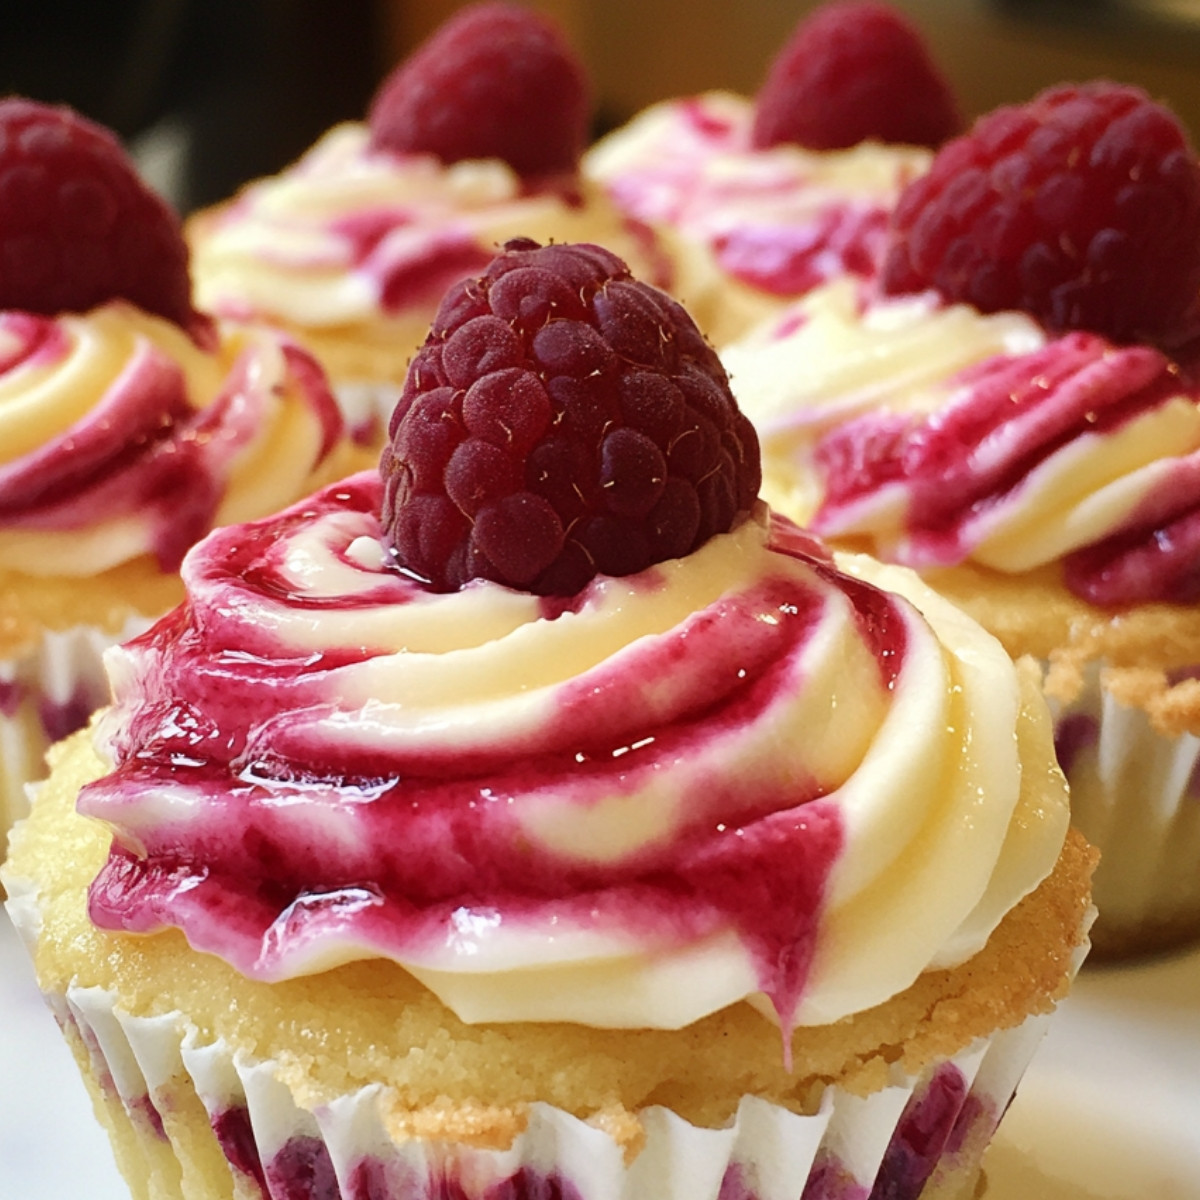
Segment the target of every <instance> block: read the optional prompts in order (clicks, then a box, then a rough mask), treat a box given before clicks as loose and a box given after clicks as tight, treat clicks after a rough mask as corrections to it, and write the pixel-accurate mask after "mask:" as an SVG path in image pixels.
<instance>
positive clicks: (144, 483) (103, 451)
mask: <svg viewBox="0 0 1200 1200" xmlns="http://www.w3.org/2000/svg"><path fill="white" fill-rule="evenodd" d="M198 336H199V338H200V340H199V341H195V340H193V338H192V337H190V336H189V335H187V334H185V333H184V332H183V331H181V330H179V329H177V328H176V327H175V326H172V325H169V324H168V323H166V322H163V321H160V320H159V319H158V318H154V317H149V316H147V315H145V314H142V313H139V312H138V311H137V310H135V309H133V308H131V307H130V306H128V305H125V304H124V303H122V302H114V303H113V304H110V305H105V306H103V307H101V308H99V309H97V310H95V311H94V312H93V313H90V314H84V315H71V314H67V315H64V316H62V317H57V318H50V317H38V316H34V315H31V314H27V313H20V312H6V313H2V314H0V432H2V433H3V435H4V436H3V441H4V445H3V449H2V450H0V565H2V566H5V567H9V568H10V569H16V570H22V571H32V572H33V573H51V574H52V573H55V572H56V571H57V572H58V573H61V574H67V575H70V574H77V573H83V574H86V573H89V572H90V571H92V570H103V569H105V568H106V567H108V566H112V565H114V564H115V563H116V562H120V561H124V560H125V559H128V558H132V557H135V556H136V555H138V554H152V555H153V556H154V557H155V558H156V559H157V562H158V565H159V567H160V568H161V569H162V570H164V571H174V570H176V569H177V568H178V566H179V563H180V562H181V561H182V559H183V555H184V553H185V551H186V550H187V549H188V547H189V546H191V545H192V544H193V543H194V542H196V541H198V540H199V539H200V538H201V537H202V536H203V535H204V534H205V533H207V532H208V530H209V529H211V528H212V526H213V525H214V524H215V522H216V519H217V515H218V513H219V512H221V511H222V506H223V505H225V504H226V503H227V502H228V501H229V499H230V496H231V493H232V494H234V495H239V494H243V493H244V492H245V490H246V489H247V488H249V490H250V491H251V492H252V491H253V489H254V488H256V487H258V486H261V484H262V481H263V476H264V475H266V476H268V477H269V476H270V475H271V473H272V472H274V473H276V474H279V473H280V472H282V474H283V476H284V477H289V476H293V475H296V473H297V472H299V473H300V475H299V476H297V478H296V482H295V485H294V486H293V490H292V492H291V495H295V494H296V492H298V491H299V490H301V485H302V481H303V475H304V474H306V473H307V472H308V471H311V469H312V467H313V466H314V465H315V463H316V462H317V461H319V460H320V459H321V458H322V457H324V456H325V455H326V454H327V453H328V452H329V450H330V449H331V448H332V446H333V444H334V442H335V441H336V439H337V437H338V436H339V434H340V431H341V425H340V420H339V418H338V416H337V412H336V409H335V408H334V405H333V401H332V397H331V396H330V394H329V390H328V387H327V385H326V384H325V381H324V378H323V377H322V375H321V373H320V370H319V368H317V366H316V364H315V363H313V362H312V360H311V359H310V358H309V356H308V355H306V354H305V353H304V352H303V351H301V350H299V349H298V348H297V347H295V346H293V345H291V344H290V343H286V342H282V341H279V342H272V341H270V340H269V339H267V340H264V341H263V342H262V343H261V344H257V345H256V344H254V343H253V342H250V341H247V342H244V343H242V345H243V347H244V352H239V350H238V349H237V348H236V344H235V343H228V344H226V343H224V342H222V341H221V339H220V336H219V335H218V334H217V333H216V331H215V330H213V329H202V330H199V331H198ZM293 407H294V410H295V414H294V415H292V416H291V417H290V419H291V420H292V421H296V420H299V421H302V422H308V423H310V425H311V429H312V436H311V439H310V440H311V446H310V449H309V457H308V459H307V461H305V462H298V463H286V464H280V463H276V464H270V463H269V462H264V461H263V460H262V459H261V458H258V459H255V461H256V469H255V475H256V478H255V479H254V480H253V481H246V480H245V479H243V478H242V477H241V476H240V475H239V468H240V466H244V465H245V460H246V456H247V455H248V457H249V458H251V459H254V458H255V454H256V450H255V446H256V443H258V442H259V440H260V439H261V438H263V437H264V436H268V437H269V436H271V430H273V429H274V428H275V427H276V424H277V423H278V422H279V420H280V415H281V413H285V412H288V411H289V410H291V409H293ZM240 458H241V459H242V462H241V463H239V459H240ZM226 511H228V510H226ZM235 511H236V509H235ZM241 511H243V512H244V511H245V508H241ZM259 511H262V509H260V510H259ZM39 539H44V540H45V541H47V542H49V541H52V540H57V541H58V542H59V543H60V544H61V547H60V548H57V549H56V548H55V547H51V546H47V545H42V544H41V543H40V542H39ZM56 556H57V557H56ZM59 559H62V563H61V565H60V563H59Z"/></svg>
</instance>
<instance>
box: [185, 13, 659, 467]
mask: <svg viewBox="0 0 1200 1200" xmlns="http://www.w3.org/2000/svg"><path fill="white" fill-rule="evenodd" d="M590 119H591V95H590V85H589V82H588V80H587V77H586V74H585V72H584V68H583V66H582V64H581V63H580V61H579V59H578V58H577V57H576V55H575V53H574V52H573V51H572V49H571V48H570V46H569V45H568V44H567V42H566V39H565V37H564V36H563V34H562V33H561V31H560V30H559V29H558V27H557V26H556V25H554V24H553V23H551V21H550V20H549V19H548V18H546V17H544V16H542V15H539V14H537V13H535V12H533V11H531V10H529V9H525V8H522V7H520V6H518V5H512V4H498V3H488V4H477V5H471V6H468V7H467V8H465V9H464V10H463V11H462V12H460V13H457V14H456V15H455V16H454V17H453V18H452V19H451V20H449V21H447V22H446V24H445V25H443V26H442V27H441V28H440V29H439V30H438V31H437V32H435V34H434V35H433V36H432V38H431V39H430V40H429V41H428V42H427V43H425V44H424V45H423V46H421V47H420V48H418V50H417V51H416V52H415V53H414V54H413V55H412V56H411V57H410V58H409V59H408V60H406V61H405V62H403V63H401V64H400V65H399V66H398V67H397V68H396V69H395V70H394V71H393V72H392V74H391V75H390V76H389V77H388V78H387V79H385V80H384V82H383V84H382V85H381V86H380V88H379V91H378V92H377V94H376V96H375V98H374V100H373V101H372V103H371V106H370V111H369V113H368V116H367V119H366V120H365V121H364V122H347V123H343V124H340V125H338V126H336V127H334V128H333V129H331V130H330V131H329V132H328V133H327V134H325V135H324V136H323V137H322V138H321V139H320V140H318V141H317V143H316V144H315V145H314V146H313V147H312V148H311V149H310V150H308V152H307V153H305V154H304V155H303V156H302V157H301V158H300V159H299V161H298V162H296V163H294V164H293V165H291V166H290V167H288V168H287V169H286V170H284V171H282V172H281V173H280V174H278V175H276V176H273V177H271V178H267V179H262V180H258V181H256V182H254V183H251V184H249V185H248V186H247V187H245V188H243V189H242V190H241V191H240V192H239V193H238V194H237V195H236V196H235V197H233V198H232V199H231V200H229V201H228V202H226V203H224V204H221V205H218V206H216V207H215V208H212V209H209V210H205V211H203V212H201V213H199V214H197V215H196V216H194V217H193V218H192V219H191V220H190V221H189V222H188V225H187V234H188V238H189V241H190V243H191V246H192V252H193V256H194V274H195V281H196V296H197V301H198V303H199V304H200V305H201V306H202V307H203V308H205V309H206V310H210V311H212V312H214V313H217V314H218V315H220V316H222V317H225V318H229V319H233V320H239V321H265V322H267V323H269V324H271V325H274V326H277V327H280V328H283V329H287V330H288V331H289V332H290V333H292V334H293V335H294V336H295V337H296V338H297V339H298V340H299V341H300V342H301V343H302V344H303V345H305V346H307V347H308V348H309V349H310V350H311V351H312V352H313V353H314V354H315V355H316V356H317V358H318V359H319V360H320V362H321V363H322V365H323V366H324V367H325V369H326V371H327V373H328V375H329V377H330V379H331V381H332V383H333V386H334V392H335V395H336V396H337V398H338V400H339V403H341V404H342V407H343V410H344V412H345V415H346V418H347V420H348V422H349V424H350V425H351V427H352V428H353V429H355V430H356V431H357V435H358V436H359V437H360V438H361V439H362V440H363V441H366V442H368V443H371V444H373V445H375V446H376V448H378V444H379V442H380V440H381V436H382V430H383V427H384V426H385V425H386V423H387V419H388V417H389V416H390V415H391V412H392V409H393V408H394V406H395V403H396V398H397V396H398V395H399V393H400V388H401V385H402V384H403V382H404V375H405V371H406V370H407V367H408V361H409V359H411V358H412V356H413V355H414V354H415V353H416V351H417V349H418V348H419V347H420V345H421V343H422V341H423V340H424V338H425V334H426V332H427V331H428V328H429V323H430V321H431V320H432V318H433V315H434V312H435V311H436V309H437V305H438V302H439V301H440V300H441V298H442V294H443V293H444V292H445V290H446V288H447V287H448V286H449V284H450V283H452V282H453V281H455V280H458V279H462V278H465V277H467V276H471V275H476V274H478V273H479V271H481V270H482V269H483V268H484V267H485V266H486V265H487V263H488V262H489V261H490V260H491V258H492V257H493V255H494V254H495V253H496V250H497V248H498V247H499V246H500V245H501V244H502V243H503V242H505V241H507V240H508V239H509V238H511V237H517V236H530V237H536V238H539V239H540V240H543V241H547V240H550V241H579V240H595V241H601V242H603V243H604V244H606V245H612V246H614V247H616V248H619V249H620V250H621V251H622V252H623V253H624V254H626V256H628V257H630V258H631V259H636V258H638V257H640V256H641V255H642V247H643V245H644V246H645V247H646V250H647V251H648V252H650V253H653V247H652V241H651V240H650V239H648V238H647V236H646V234H645V233H644V231H641V230H638V229H636V228H635V227H634V226H632V225H631V223H629V222H628V221H626V220H625V218H623V217H622V216H621V215H620V214H619V213H618V212H617V210H616V209H615V208H614V207H613V206H612V205H611V204H610V203H609V202H608V200H607V198H606V197H605V196H604V194H603V192H602V191H601V189H600V188H598V187H597V186H595V185H593V184H592V183H590V182H588V181H587V180H585V179H584V178H583V177H582V176H581V174H580V172H579V158H580V155H581V153H582V151H583V148H584V146H585V145H586V141H587V137H588V134H589V123H590ZM662 281H663V282H665V279H663V280H662Z"/></svg>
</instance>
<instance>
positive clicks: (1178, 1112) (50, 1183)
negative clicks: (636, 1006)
mask: <svg viewBox="0 0 1200 1200" xmlns="http://www.w3.org/2000/svg"><path fill="white" fill-rule="evenodd" d="M82 1196H86V1197H87V1198H88V1200H129V1193H128V1192H127V1191H126V1190H125V1187H124V1185H123V1184H122V1182H121V1179H120V1176H119V1175H118V1174H117V1171H116V1168H115V1167H114V1166H113V1162H112V1157H111V1155H110V1153H109V1150H108V1143H107V1141H106V1139H105V1137H104V1135H103V1134H102V1133H101V1132H100V1129H99V1126H98V1125H97V1124H96V1122H95V1120H94V1119H93V1117H92V1113H91V1109H90V1106H89V1104H88V1101H87V1098H86V1093H85V1092H84V1090H83V1087H82V1085H81V1084H80V1082H79V1078H78V1074H77V1072H76V1069H75V1064H74V1061H73V1060H72V1058H71V1056H70V1054H69V1053H68V1051H67V1049H66V1045H65V1043H64V1042H63V1041H62V1038H61V1037H60V1035H59V1033H58V1030H57V1029H56V1028H55V1025H54V1022H53V1020H52V1019H51V1017H50V1014H49V1012H48V1010H47V1009H46V1008H45V1006H44V1004H43V1003H42V1000H41V997H40V996H39V995H38V994H37V991H36V989H35V988H34V985H33V980H32V974H31V969H30V966H29V963H28V960H27V959H26V958H25V955H24V953H23V951H22V950H21V948H20V946H19V945H18V943H17V939H16V935H15V934H14V932H13V929H12V925H11V924H10V923H9V921H8V918H7V917H6V916H0V1200H67V1198H68V1197H72V1198H73V1197H82ZM987 1200H1200V951H1197V952H1193V953H1191V954H1189V955H1186V956H1183V957H1179V958H1175V959H1169V960H1165V961H1163V962H1158V963H1152V964H1145V965H1141V966H1138V967H1134V968H1122V969H1108V970H1099V969H1092V970H1087V971H1085V972H1084V976H1083V978H1082V979H1081V980H1080V982H1079V984H1078V986H1077V987H1076V989H1075V992H1074V994H1073V995H1072V996H1071V998H1070V999H1069V1000H1068V1001H1067V1003H1066V1004H1065V1005H1064V1006H1063V1011H1062V1012H1060V1013H1059V1014H1058V1017H1057V1018H1056V1020H1055V1021H1054V1022H1053V1023H1052V1027H1051V1031H1050V1035H1049V1036H1048V1038H1047V1039H1046V1042H1045V1043H1044V1045H1043V1046H1042V1049H1041V1052H1040V1053H1039V1055H1038V1057H1037V1059H1036V1060H1035V1062H1034V1065H1033V1067H1032V1068H1031V1069H1030V1071H1029V1073H1028V1075H1027V1076H1026V1078H1025V1082H1024V1083H1023V1084H1022V1086H1021V1092H1020V1095H1019V1096H1018V1097H1017V1100H1016V1101H1015V1102H1014V1104H1013V1106H1012V1108H1011V1110H1010V1111H1009V1114H1008V1116H1007V1117H1006V1118H1005V1122H1004V1126H1003V1129H1002V1132H1001V1135H1000V1137H999V1138H998V1140H997V1142H996V1144H995V1145H994V1146H993V1147H992V1149H991V1151H990V1152H989V1156H988V1191H987Z"/></svg>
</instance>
